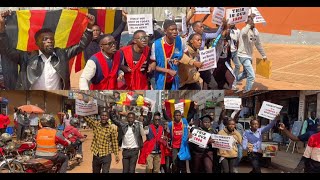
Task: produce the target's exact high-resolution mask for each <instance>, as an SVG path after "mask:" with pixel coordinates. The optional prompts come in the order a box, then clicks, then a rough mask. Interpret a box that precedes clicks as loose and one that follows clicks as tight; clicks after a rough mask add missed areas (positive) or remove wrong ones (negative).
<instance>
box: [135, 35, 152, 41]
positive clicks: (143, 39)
mask: <svg viewBox="0 0 320 180" xmlns="http://www.w3.org/2000/svg"><path fill="white" fill-rule="evenodd" d="M134 39H139V41H148V40H149V36H141V37H139V38H134Z"/></svg>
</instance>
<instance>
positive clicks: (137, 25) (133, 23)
mask: <svg viewBox="0 0 320 180" xmlns="http://www.w3.org/2000/svg"><path fill="white" fill-rule="evenodd" d="M127 19H128V20H127V23H128V31H129V34H133V33H134V32H135V31H137V30H144V31H145V32H146V33H147V34H153V23H152V14H128V15H127Z"/></svg>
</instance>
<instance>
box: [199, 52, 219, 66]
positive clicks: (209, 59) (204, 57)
mask: <svg viewBox="0 0 320 180" xmlns="http://www.w3.org/2000/svg"><path fill="white" fill-rule="evenodd" d="M199 53H200V62H203V66H202V67H201V68H200V69H199V71H206V70H209V69H213V68H217V60H216V58H217V56H216V48H215V47H213V48H211V49H205V50H202V51H200V52H199Z"/></svg>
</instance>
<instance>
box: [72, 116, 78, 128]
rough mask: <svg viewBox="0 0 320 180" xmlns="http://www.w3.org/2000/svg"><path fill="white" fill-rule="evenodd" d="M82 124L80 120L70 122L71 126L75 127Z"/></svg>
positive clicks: (74, 119) (73, 119)
mask: <svg viewBox="0 0 320 180" xmlns="http://www.w3.org/2000/svg"><path fill="white" fill-rule="evenodd" d="M79 124H80V122H79V119H78V118H72V119H71V120H70V125H71V126H73V127H78V125H79Z"/></svg>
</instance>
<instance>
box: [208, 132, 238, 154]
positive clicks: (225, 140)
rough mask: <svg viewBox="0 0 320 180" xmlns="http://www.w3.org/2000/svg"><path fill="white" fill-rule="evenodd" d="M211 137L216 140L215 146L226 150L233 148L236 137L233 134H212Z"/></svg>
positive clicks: (213, 144) (213, 145)
mask: <svg viewBox="0 0 320 180" xmlns="http://www.w3.org/2000/svg"><path fill="white" fill-rule="evenodd" d="M211 138H212V139H213V140H214V143H212V147H213V148H219V149H224V150H231V149H232V146H233V143H234V138H233V137H232V136H223V135H218V134H212V135H211Z"/></svg>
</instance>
